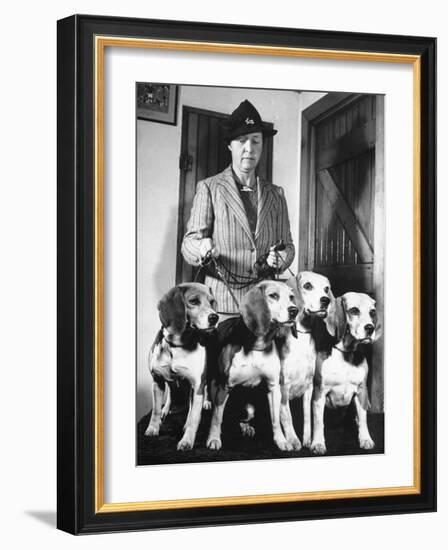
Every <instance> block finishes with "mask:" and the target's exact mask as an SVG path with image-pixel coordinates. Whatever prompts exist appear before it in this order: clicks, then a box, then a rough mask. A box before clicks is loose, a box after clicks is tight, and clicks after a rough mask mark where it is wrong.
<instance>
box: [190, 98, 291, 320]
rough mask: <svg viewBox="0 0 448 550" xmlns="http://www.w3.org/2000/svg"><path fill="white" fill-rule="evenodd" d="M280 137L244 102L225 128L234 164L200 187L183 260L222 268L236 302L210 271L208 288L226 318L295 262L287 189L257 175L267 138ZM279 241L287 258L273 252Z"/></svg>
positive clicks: (198, 186) (194, 204)
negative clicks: (252, 290) (261, 282)
mask: <svg viewBox="0 0 448 550" xmlns="http://www.w3.org/2000/svg"><path fill="white" fill-rule="evenodd" d="M276 133H277V130H274V129H271V128H269V127H268V126H267V125H266V124H265V123H263V121H262V119H261V117H260V114H259V113H258V111H257V109H256V108H255V107H254V106H253V105H252V104H251V103H250V102H249V101H247V100H245V101H243V102H242V103H241V104H240V105H239V106H238V107H237V108H236V109H235V110H234V111H233V113H232V114H231V115H230V117H229V119H228V120H227V121H226V125H225V139H226V143H227V147H228V148H229V150H230V152H231V154H232V163H231V164H230V166H228V167H227V168H226V169H225V170H224V171H223V172H221V173H219V174H217V175H216V176H212V177H210V178H207V179H205V180H203V181H200V182H199V183H198V185H197V189H196V195H195V198H194V202H193V206H192V209H191V214H190V220H189V222H188V226H187V232H186V234H185V237H184V240H183V243H182V254H183V256H184V258H185V260H186V261H187V262H188V263H189V264H191V265H201V263H202V262H203V261H204V259H205V258H208V257H213V258H215V260H217V262H218V263H219V268H220V271H221V272H222V274H223V275H224V276H225V278H226V280H227V281H228V283H229V286H230V288H231V290H232V294H233V295H234V297H235V299H236V300H235V299H234V298H233V297H232V295H231V293H230V292H229V291H228V288H227V286H226V285H225V283H224V282H223V281H222V280H221V278H220V277H219V275H218V274H217V273H216V272H214V271H213V269H210V270H209V271H208V272H207V275H206V277H205V284H207V285H208V286H210V287H211V289H212V292H213V294H214V295H215V297H216V300H217V303H218V312H219V313H221V315H222V314H231V315H232V314H235V313H238V305H237V303H236V302H238V303H239V302H240V301H241V298H242V296H243V295H244V294H245V293H246V292H247V291H248V290H250V288H252V287H253V286H254V285H255V284H256V283H257V282H258V281H259V280H260V278H270V277H272V276H273V275H274V274H275V273H281V272H283V271H284V270H285V269H286V268H287V267H289V265H290V264H291V262H292V261H293V259H294V245H293V243H292V238H291V231H290V227H289V218H288V209H287V206H286V201H285V197H284V193H283V189H282V188H281V187H278V186H276V185H273V184H271V183H269V182H266V181H262V180H261V179H260V178H258V176H257V174H256V168H257V165H258V163H259V161H260V158H261V153H262V151H263V138H265V137H267V136H274V135H275V134H276ZM279 241H283V243H284V246H285V248H284V250H283V251H281V252H277V251H274V249H273V247H274V245H275V244H276V243H278V242H279ZM257 260H258V263H257Z"/></svg>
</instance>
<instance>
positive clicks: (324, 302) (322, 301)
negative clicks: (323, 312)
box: [320, 296, 330, 308]
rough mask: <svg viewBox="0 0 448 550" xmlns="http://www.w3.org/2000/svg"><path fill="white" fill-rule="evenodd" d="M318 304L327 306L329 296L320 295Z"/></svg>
mask: <svg viewBox="0 0 448 550" xmlns="http://www.w3.org/2000/svg"><path fill="white" fill-rule="evenodd" d="M320 304H321V306H322V307H323V308H327V307H328V306H329V305H330V298H328V296H322V298H321V299H320Z"/></svg>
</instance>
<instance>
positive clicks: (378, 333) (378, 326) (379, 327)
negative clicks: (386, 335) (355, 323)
mask: <svg viewBox="0 0 448 550" xmlns="http://www.w3.org/2000/svg"><path fill="white" fill-rule="evenodd" d="M382 336H383V323H382V322H381V318H380V317H379V316H378V315H377V318H376V322H375V340H374V342H376V341H377V340H379V339H380V338H381V337H382Z"/></svg>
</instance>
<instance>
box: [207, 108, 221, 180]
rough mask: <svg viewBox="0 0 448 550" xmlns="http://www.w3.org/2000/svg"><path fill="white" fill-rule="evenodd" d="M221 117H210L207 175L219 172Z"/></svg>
mask: <svg viewBox="0 0 448 550" xmlns="http://www.w3.org/2000/svg"><path fill="white" fill-rule="evenodd" d="M218 125H219V118H217V117H214V116H211V117H210V118H209V138H208V140H209V148H208V163H207V177H209V176H212V175H213V174H217V173H218V172H219V169H218V144H219V128H218Z"/></svg>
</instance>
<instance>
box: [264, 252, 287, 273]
mask: <svg viewBox="0 0 448 550" xmlns="http://www.w3.org/2000/svg"><path fill="white" fill-rule="evenodd" d="M285 261H286V252H285V251H284V250H281V251H277V252H276V251H275V250H273V249H272V248H271V249H270V250H269V254H268V257H267V258H266V263H267V264H268V266H269V267H272V268H274V269H279V270H281V269H282V268H283V266H284V262H285Z"/></svg>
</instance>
